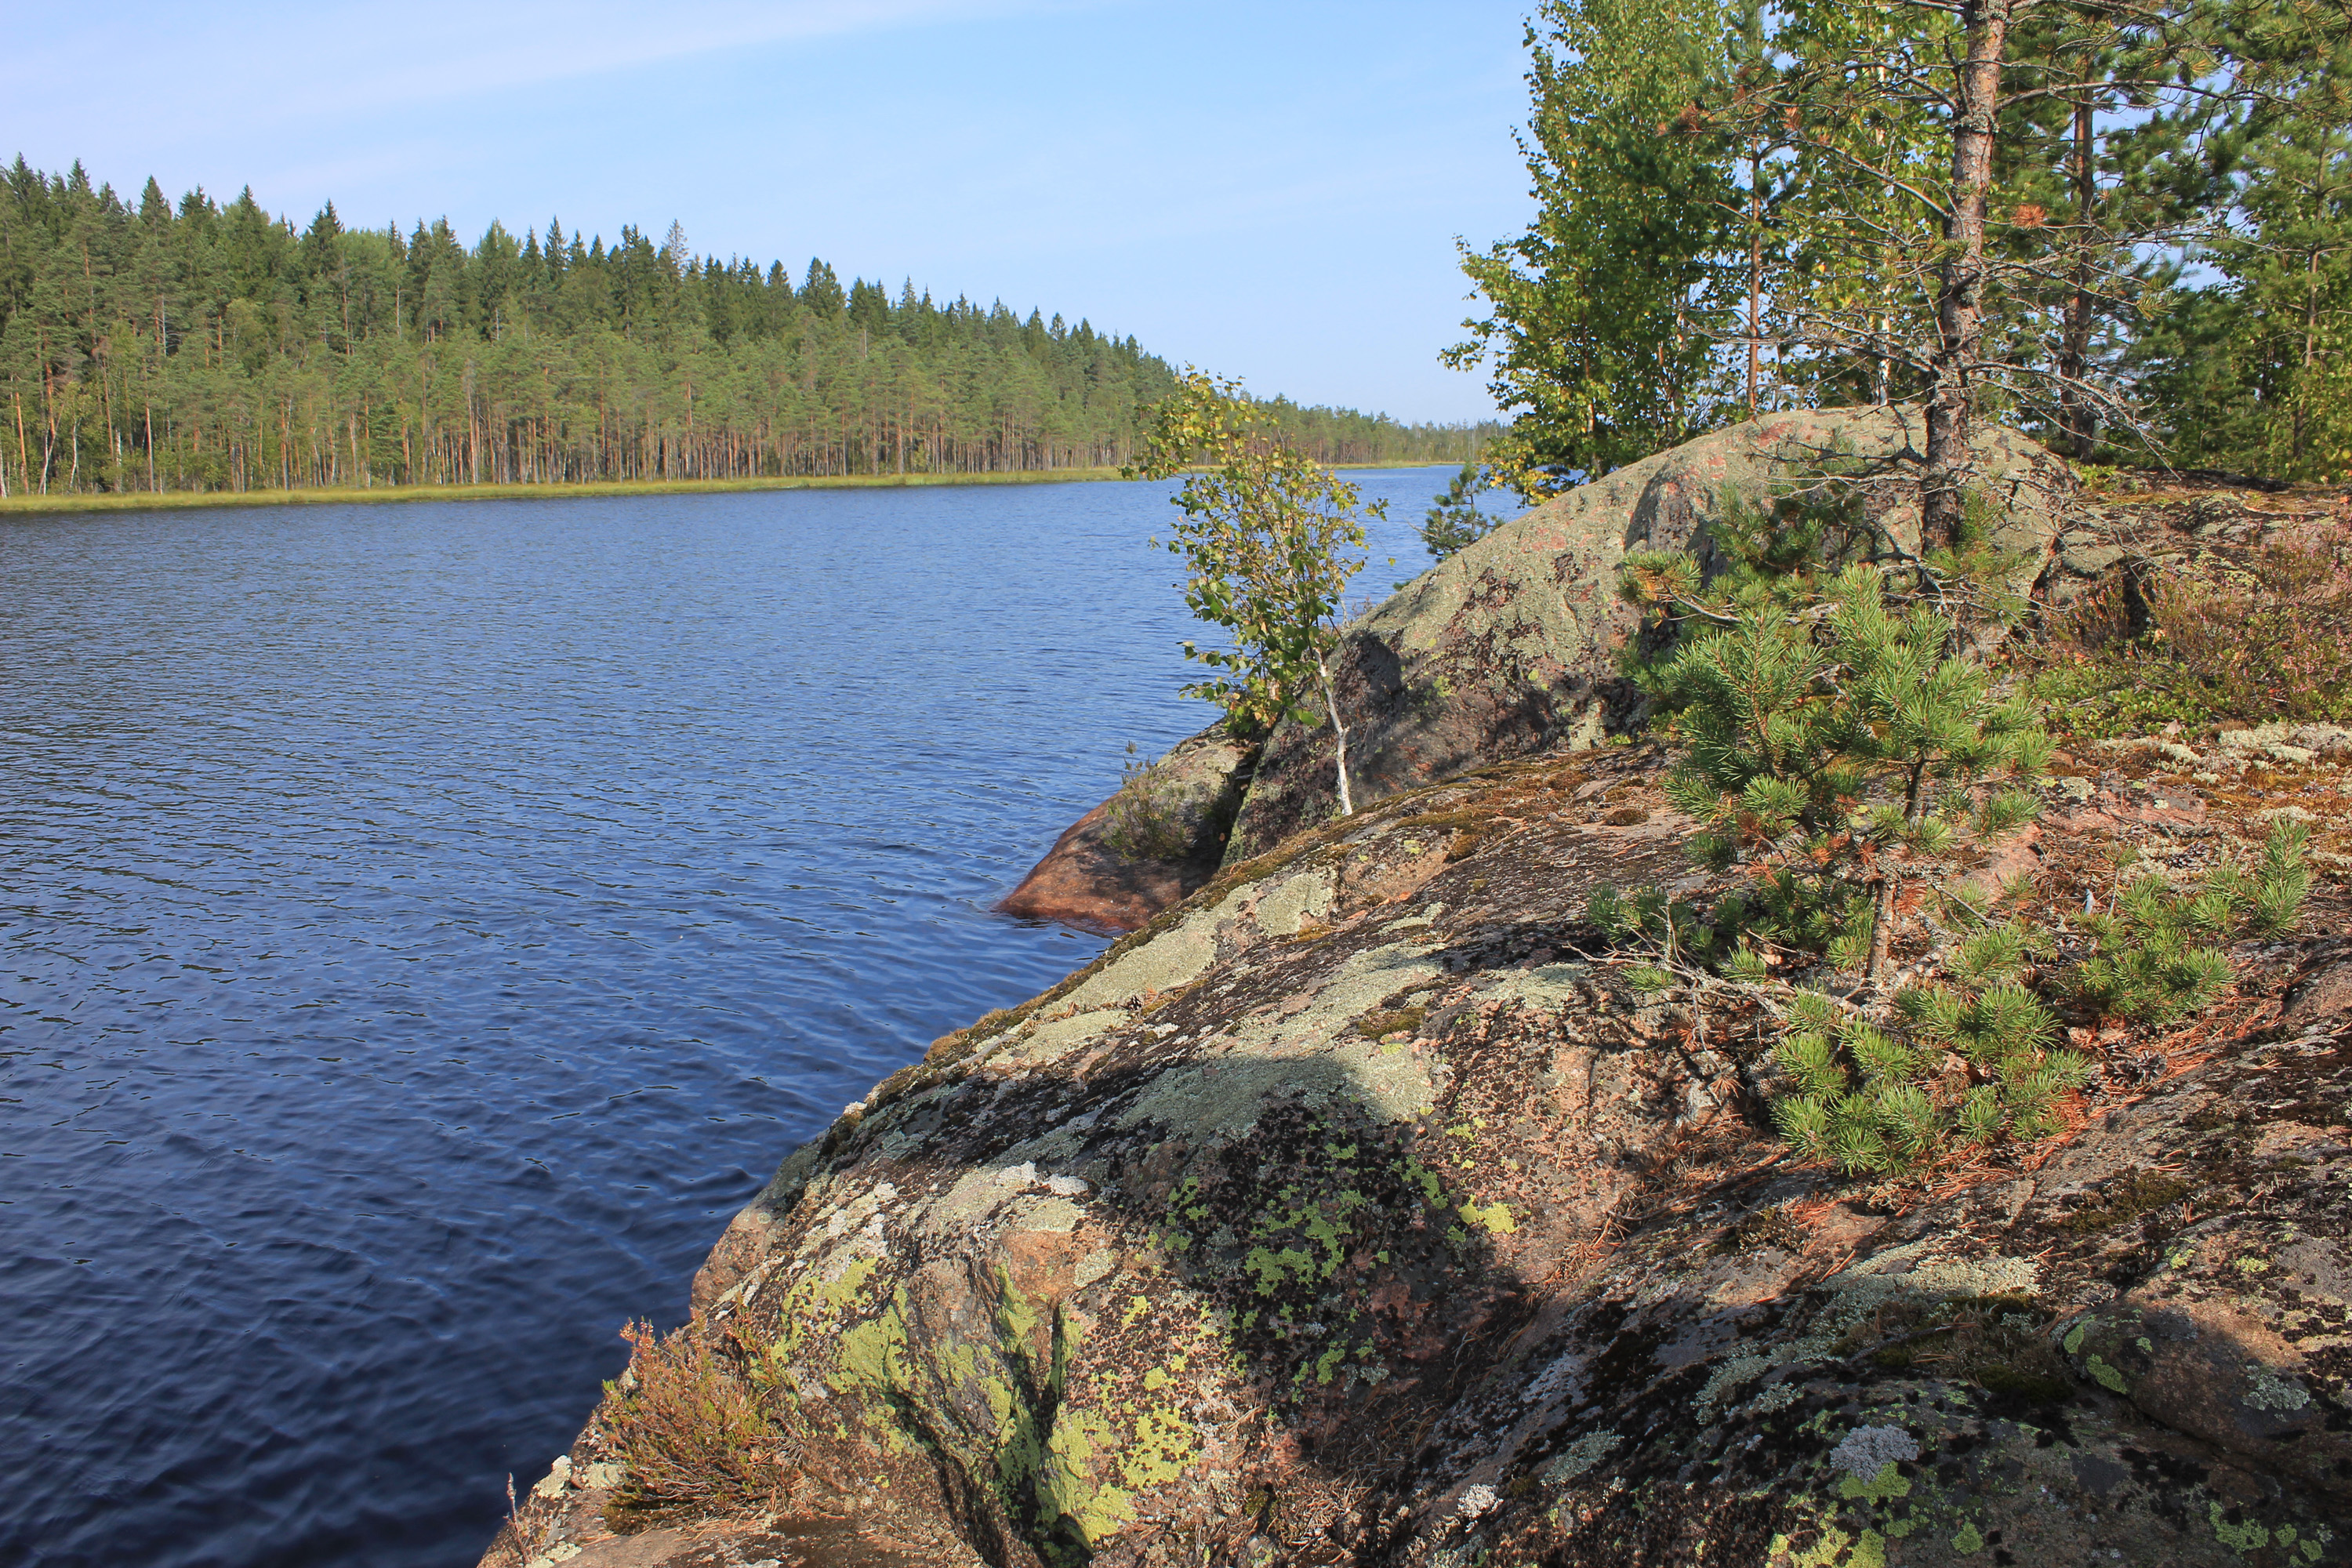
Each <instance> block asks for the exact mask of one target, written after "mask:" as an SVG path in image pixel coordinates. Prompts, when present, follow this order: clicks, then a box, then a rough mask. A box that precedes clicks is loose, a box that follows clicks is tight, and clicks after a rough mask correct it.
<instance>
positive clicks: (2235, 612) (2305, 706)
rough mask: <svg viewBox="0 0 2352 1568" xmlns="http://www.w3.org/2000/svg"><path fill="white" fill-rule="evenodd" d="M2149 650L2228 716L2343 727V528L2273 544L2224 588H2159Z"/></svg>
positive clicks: (2346, 686)
mask: <svg viewBox="0 0 2352 1568" xmlns="http://www.w3.org/2000/svg"><path fill="white" fill-rule="evenodd" d="M2147 603H2148V615H2149V618H2150V620H2151V621H2152V622H2153V623H2154V625H2153V628H2152V630H2151V632H2150V634H2149V635H2150V637H2151V639H2152V640H2155V641H2157V642H2158V643H2159V644H2160V645H2161V648H2162V651H2163V652H2164V653H2165V654H2166V655H2167V656H2168V657H2169V658H2171V659H2173V660H2174V661H2175V662H2177V663H2178V664H2179V666H2180V667H2181V668H2183V669H2184V670H2185V671H2187V672H2188V674H2189V676H2190V678H2191V679H2194V680H2195V681H2196V682H2197V683H2198V684H2199V685H2200V687H2202V688H2204V689H2206V690H2208V691H2210V692H2211V693H2212V695H2213V697H2214V698H2215V700H2217V701H2218V702H2219V703H2220V704H2221V707H2222V708H2223V709H2224V710H2226V711H2228V712H2230V713H2231V714H2234V715H2241V716H2243V717H2246V718H2264V719H2305V720H2308V719H2333V720H2340V719H2344V718H2347V717H2352V525H2347V524H2345V523H2341V522H2329V523H2323V524H2316V525H2313V526H2309V527H2305V528H2303V529H2298V530H2295V531H2290V532H2288V533H2284V534H2282V535H2280V536H2279V537H2278V538H2275V539H2273V540H2272V541H2271V542H2269V543H2268V544H2267V545H2265V546H2264V547H2263V550H2262V552H2260V553H2259V554H2257V555H2255V556H2253V557H2252V559H2251V560H2249V561H2248V563H2246V566H2245V568H2244V570H2243V571H2242V572H2241V573H2239V574H2234V576H2233V578H2232V579H2231V580H2229V581H2224V582H2221V583H2210V584H2204V583H2198V582H2195V581H2192V580H2189V579H2186V578H2181V579H2175V580H2170V581H2166V582H2160V583H2158V584H2155V585H2154V586H2152V587H2151V588H2150V589H2149V591H2148V595H2147Z"/></svg>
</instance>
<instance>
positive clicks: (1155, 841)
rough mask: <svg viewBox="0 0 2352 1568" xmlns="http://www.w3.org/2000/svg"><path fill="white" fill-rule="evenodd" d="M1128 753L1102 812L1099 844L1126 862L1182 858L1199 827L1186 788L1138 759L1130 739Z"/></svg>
mask: <svg viewBox="0 0 2352 1568" xmlns="http://www.w3.org/2000/svg"><path fill="white" fill-rule="evenodd" d="M1127 751H1128V757H1129V761H1128V762H1127V763H1126V764H1125V765H1124V767H1123V768H1122V769H1121V770H1120V777H1119V784H1118V793H1117V794H1115V795H1112V796H1111V797H1110V799H1109V801H1108V803H1106V805H1105V807H1104V810H1103V826H1102V841H1103V844H1104V845H1105V846H1106V847H1108V848H1109V850H1110V851H1111V852H1112V853H1113V854H1115V855H1117V856H1118V857H1119V858H1122V859H1126V860H1181V859H1183V858H1186V857H1187V856H1189V855H1191V854H1192V847H1193V841H1194V838H1195V837H1196V835H1197V834H1198V832H1199V830H1200V823H1199V822H1198V821H1197V820H1196V818H1197V816H1198V813H1197V812H1196V811H1195V810H1194V808H1193V803H1192V799H1191V798H1190V792H1188V791H1186V790H1185V789H1184V787H1183V786H1182V785H1181V784H1177V783H1175V782H1174V781H1172V780H1171V779H1169V778H1167V777H1166V776H1164V775H1163V774H1162V773H1160V770H1159V769H1158V768H1156V767H1154V766H1153V765H1152V764H1151V763H1146V762H1142V761H1139V760H1137V759H1136V757H1135V747H1134V745H1133V743H1132V742H1130V743H1129V746H1128V748H1127Z"/></svg>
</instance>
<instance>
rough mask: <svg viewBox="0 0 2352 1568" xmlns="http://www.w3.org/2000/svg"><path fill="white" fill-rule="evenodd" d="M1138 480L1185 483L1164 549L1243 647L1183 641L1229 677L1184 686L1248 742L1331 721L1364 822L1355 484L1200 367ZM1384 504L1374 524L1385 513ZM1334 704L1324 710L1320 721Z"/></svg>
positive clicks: (1163, 408) (1178, 396)
mask: <svg viewBox="0 0 2352 1568" xmlns="http://www.w3.org/2000/svg"><path fill="white" fill-rule="evenodd" d="M1126 472H1127V476H1128V477H1129V479H1171V478H1173V477H1174V476H1175V475H1177V474H1180V473H1181V474H1183V475H1184V476H1185V479H1184V483H1183V487H1182V488H1181V489H1179V490H1178V491H1177V492H1176V494H1175V495H1174V496H1173V497H1172V498H1171V501H1172V503H1173V504H1174V505H1175V506H1176V508H1177V509H1178V510H1180V511H1181V512H1182V514H1183V517H1182V521H1179V522H1178V523H1177V524H1176V525H1175V527H1174V528H1173V529H1172V530H1171V537H1170V538H1169V539H1168V540H1167V541H1166V542H1165V543H1166V547H1167V548H1168V550H1169V551H1171V552H1172V553H1174V554H1176V555H1178V556H1179V557H1181V559H1182V560H1183V562H1184V564H1185V580H1184V603H1185V604H1186V605H1189V606H1191V608H1192V613H1193V614H1194V615H1196V616H1200V617H1201V619H1202V620H1204V621H1206V622H1208V623H1209V624H1211V625H1212V626H1222V627H1223V628H1224V629H1225V630H1226V631H1227V632H1228V633H1229V634H1231V636H1232V637H1233V644H1234V646H1233V647H1230V648H1220V647H1200V646H1199V645H1197V644H1195V643H1191V642H1187V643H1186V644H1184V657H1185V658H1191V659H1196V660H1198V661H1200V662H1201V663H1202V664H1205V665H1207V666H1208V667H1209V668H1212V669H1213V670H1216V671H1218V672H1220V673H1218V674H1216V675H1213V676H1212V677H1210V678H1209V679H1206V680H1202V681H1198V682H1196V683H1194V684H1193V685H1191V686H1188V687H1186V688H1184V694H1185V695H1186V696H1188V697H1202V698H1206V699H1207V700H1210V701H1212V702H1214V703H1216V704H1218V705H1219V706H1220V707H1222V708H1223V709H1224V710H1225V713H1226V715H1227V721H1228V723H1229V724H1230V725H1231V726H1232V727H1233V728H1234V729H1235V730H1236V731H1239V732H1241V733H1243V734H1257V733H1263V732H1264V731H1267V730H1270V729H1272V728H1273V727H1274V726H1275V725H1276V723H1278V722H1279V721H1282V720H1284V719H1292V720H1296V721H1297V722H1299V723H1301V724H1307V725H1310V726H1311V725H1315V724H1318V723H1319V722H1321V721H1323V720H1325V719H1328V721H1329V722H1330V725H1331V731H1332V735H1333V737H1334V751H1335V756H1336V760H1337V763H1338V768H1339V810H1340V813H1341V815H1343V816H1353V815H1355V810H1356V804H1355V795H1354V792H1353V790H1352V789H1351V788H1350V786H1349V777H1348V727H1347V724H1346V722H1345V721H1343V720H1342V719H1341V717H1340V713H1339V692H1338V690H1337V689H1336V688H1335V687H1334V685H1333V683H1332V679H1331V655H1332V654H1333V652H1334V651H1336V649H1337V648H1338V647H1339V624H1340V616H1341V610H1340V605H1341V596H1342V595H1344V594H1345V593H1346V591H1347V586H1348V580H1349V578H1350V577H1353V576H1354V575H1355V574H1356V573H1357V571H1358V570H1359V569H1360V567H1362V565H1363V564H1364V557H1363V556H1362V555H1361V554H1360V553H1357V552H1360V551H1361V550H1362V549H1363V545H1364V529H1363V524H1362V523H1361V522H1360V521H1358V515H1359V500H1360V495H1359V492H1358V490H1357V489H1356V487H1355V486H1354V485H1351V484H1349V483H1347V482H1346V481H1344V480H1342V479H1339V478H1337V477H1336V476H1335V475H1333V474H1332V472H1331V470H1330V469H1328V468H1324V467H1323V466H1322V465H1321V464H1319V463H1317V462H1314V461H1312V460H1310V459H1309V458H1305V457H1302V456H1301V455H1300V454H1299V452H1298V451H1297V448H1296V447H1293V446H1292V445H1291V444H1290V442H1289V440H1288V439H1287V438H1286V435H1285V432H1284V430H1283V428H1282V426H1281V424H1280V423H1279V422H1278V419H1277V416H1276V415H1275V414H1274V413H1272V412H1271V411H1269V410H1268V409H1267V408H1266V407H1265V405H1262V404H1259V403H1256V402H1254V401H1252V400H1251V399H1250V398H1248V397H1245V396H1244V395H1243V394H1242V390H1241V386H1240V384H1238V383H1236V382H1233V381H1227V380H1222V379H1220V378H1217V377H1214V376H1211V375H1207V374H1203V373H1202V372H1200V371H1197V370H1187V371H1186V372H1185V373H1184V374H1182V375H1181V377H1180V378H1179V379H1178V382H1177V384H1176V390H1175V391H1174V392H1173V393H1171V395H1169V396H1168V397H1167V398H1166V399H1165V400H1164V401H1162V402H1161V404H1160V407H1159V410H1158V412H1157V415H1156V416H1155V420H1154V425H1153V427H1152V431H1151V434H1150V438H1149V440H1148V441H1147V443H1146V445H1145V447H1144V453H1143V456H1142V457H1141V458H1139V460H1138V461H1137V462H1136V463H1135V464H1134V465H1132V466H1131V467H1130V468H1128V469H1127V470H1126ZM1385 509H1386V503H1385V502H1381V501H1375V502H1373V503H1372V504H1371V505H1370V506H1369V507H1364V508H1362V509H1361V512H1362V515H1364V516H1369V517H1373V518H1378V517H1381V516H1382V515H1384V514H1385ZM1318 697H1319V698H1320V699H1321V700H1322V708H1323V712H1322V714H1321V715H1319V716H1318V714H1317V713H1316V711H1315V707H1314V704H1315V700H1316V699H1317V698H1318Z"/></svg>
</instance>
